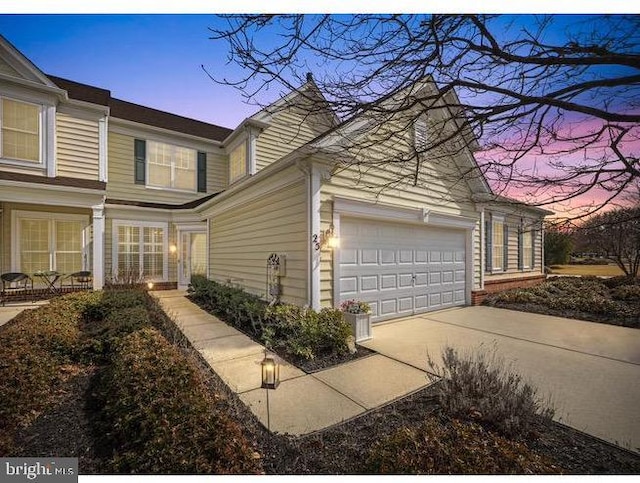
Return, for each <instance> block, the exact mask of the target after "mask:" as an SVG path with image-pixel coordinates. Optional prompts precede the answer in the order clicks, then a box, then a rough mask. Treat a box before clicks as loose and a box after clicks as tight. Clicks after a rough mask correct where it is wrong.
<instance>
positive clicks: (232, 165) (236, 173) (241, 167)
mask: <svg viewBox="0 0 640 483" xmlns="http://www.w3.org/2000/svg"><path fill="white" fill-rule="evenodd" d="M246 174H247V143H246V142H243V143H240V144H239V145H238V146H236V147H235V148H233V150H232V151H231V154H229V183H233V182H234V181H237V180H239V179H240V178H243V177H244V176H246Z"/></svg>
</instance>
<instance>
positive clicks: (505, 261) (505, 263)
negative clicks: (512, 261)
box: [502, 223, 509, 272]
mask: <svg viewBox="0 0 640 483" xmlns="http://www.w3.org/2000/svg"><path fill="white" fill-rule="evenodd" d="M502 227H503V229H502V236H503V242H502V243H503V246H502V270H503V271H505V272H506V271H507V269H508V268H509V227H508V226H507V224H506V223H505V224H504V225H502Z"/></svg>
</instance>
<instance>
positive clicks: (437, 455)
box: [367, 418, 561, 475]
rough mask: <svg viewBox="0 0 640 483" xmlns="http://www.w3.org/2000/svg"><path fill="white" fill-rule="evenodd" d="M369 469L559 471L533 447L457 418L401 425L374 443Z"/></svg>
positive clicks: (386, 471)
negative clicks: (414, 426) (395, 430)
mask: <svg viewBox="0 0 640 483" xmlns="http://www.w3.org/2000/svg"><path fill="white" fill-rule="evenodd" d="M367 470H368V471H369V472H371V473H383V474H456V475H459V474H467V475H468V474H487V475H493V474H552V473H560V472H561V471H560V469H559V468H558V467H557V466H555V465H553V464H552V463H551V462H550V461H548V460H546V459H545V458H543V457H542V456H540V455H538V454H537V453H534V452H533V451H531V450H530V449H529V448H528V447H527V446H526V445H524V444H522V443H518V442H515V441H511V440H508V439H506V438H503V437H501V436H498V435H496V434H494V433H492V432H490V431H487V430H485V429H484V428H483V427H482V426H480V425H479V424H475V423H470V422H462V421H458V420H456V419H454V420H451V421H439V420H438V419H436V418H430V419H428V420H427V421H425V422H424V423H423V424H422V425H420V426H419V427H417V428H406V427H405V428H402V429H400V430H398V431H397V432H396V433H394V434H393V435H391V436H389V437H387V438H385V439H383V440H382V441H380V442H379V443H378V444H376V445H375V446H374V447H373V448H372V450H371V453H370V456H369V458H368V460H367Z"/></svg>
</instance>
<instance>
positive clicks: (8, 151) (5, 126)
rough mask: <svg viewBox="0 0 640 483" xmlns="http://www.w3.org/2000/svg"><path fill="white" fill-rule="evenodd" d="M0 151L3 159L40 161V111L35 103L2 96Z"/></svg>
mask: <svg viewBox="0 0 640 483" xmlns="http://www.w3.org/2000/svg"><path fill="white" fill-rule="evenodd" d="M0 109H1V112H0V121H1V124H2V132H1V133H0V137H2V147H1V149H2V151H1V152H0V155H1V157H2V158H5V159H13V160H17V161H28V162H35V163H39V162H40V111H41V107H40V106H39V105H36V104H31V103H27V102H21V101H16V100H13V99H7V98H2V103H1V105H0Z"/></svg>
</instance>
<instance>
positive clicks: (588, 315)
mask: <svg viewBox="0 0 640 483" xmlns="http://www.w3.org/2000/svg"><path fill="white" fill-rule="evenodd" d="M487 305H490V306H492V307H498V308H501V309H510V310H518V311H520V312H531V313H534V314H542V315H553V316H555V317H564V318H567V319H577V320H585V321H587V322H598V323H600V324H609V325H618V326H621V327H630V328H632V329H640V304H638V303H636V304H634V305H632V303H631V302H629V305H630V307H633V308H632V310H636V313H637V314H639V315H638V316H636V317H626V318H623V317H611V316H610V315H607V314H594V313H593V312H587V311H580V310H555V309H551V308H549V307H547V306H545V305H540V304H533V303H527V304H516V303H506V302H492V303H491V304H487Z"/></svg>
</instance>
